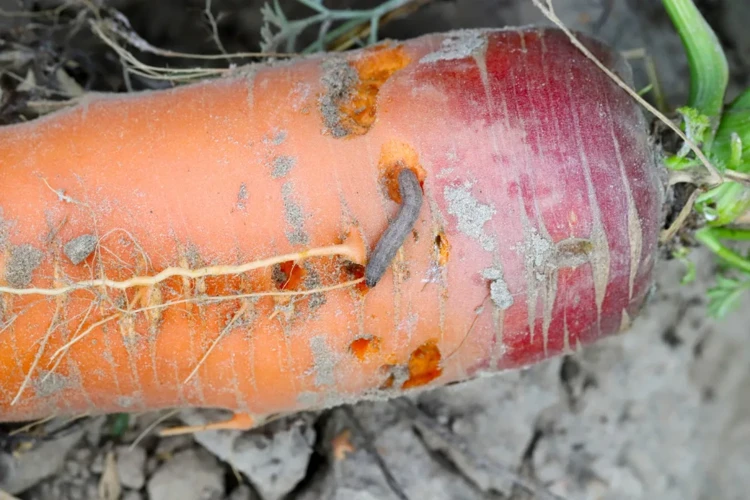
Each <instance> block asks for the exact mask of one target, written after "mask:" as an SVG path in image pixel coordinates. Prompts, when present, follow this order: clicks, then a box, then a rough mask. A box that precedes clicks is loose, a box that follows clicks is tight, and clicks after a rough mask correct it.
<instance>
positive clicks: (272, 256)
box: [0, 28, 663, 427]
mask: <svg viewBox="0 0 750 500" xmlns="http://www.w3.org/2000/svg"><path fill="white" fill-rule="evenodd" d="M583 40H584V42H585V43H586V45H587V46H588V47H589V48H590V49H591V50H593V51H594V53H595V54H596V55H597V57H599V58H600V59H601V60H603V61H604V63H605V64H606V65H607V66H608V67H609V68H612V69H613V70H614V71H616V72H617V73H618V74H619V75H620V76H622V77H623V78H625V79H626V80H627V79H628V78H629V68H628V66H627V65H626V63H625V62H624V60H623V59H621V58H620V57H619V56H618V55H617V54H616V53H615V52H614V51H612V50H611V49H609V48H607V47H605V46H604V45H602V44H600V43H598V42H596V41H594V40H591V39H588V38H584V39H583ZM656 160H657V155H656V153H655V149H654V147H653V146H652V144H651V142H650V141H649V136H648V132H647V128H646V122H645V119H644V118H643V116H642V115H641V113H640V110H639V109H638V108H637V105H636V104H635V103H634V102H633V101H632V100H631V99H630V98H629V97H628V96H627V95H626V94H625V93H624V92H623V91H622V90H621V89H619V88H618V87H617V86H616V85H615V84H614V83H612V82H611V80H609V79H608V78H607V77H606V76H605V75H604V74H602V73H601V72H600V70H598V69H597V68H596V67H595V66H594V65H593V64H592V63H591V62H590V61H589V60H587V59H586V58H585V57H584V56H582V55H581V54H580V52H579V51H578V50H577V49H576V48H575V47H574V46H573V45H571V43H570V42H569V41H568V40H567V38H566V37H565V35H564V34H563V33H562V32H560V31H558V30H553V29H535V28H528V29H518V30H515V29H514V30H468V31H459V32H454V33H446V34H435V35H430V36H424V37H421V38H417V39H414V40H410V41H407V42H403V43H398V42H384V43H381V44H379V45H377V46H374V47H370V48H367V49H363V50H358V51H352V52H349V53H345V54H325V55H318V56H313V57H308V58H304V59H296V60H293V61H287V62H280V63H269V64H264V65H257V66H252V67H248V68H239V69H237V70H236V71H235V72H234V73H233V74H232V75H230V76H229V77H226V78H221V79H216V80H209V81H205V82H200V83H197V84H191V85H187V86H183V87H177V88H174V89H170V90H161V91H155V92H144V93H136V94H131V95H107V96H94V97H90V98H87V100H86V101H85V102H83V103H81V104H80V105H78V106H76V107H74V108H71V109H68V110H65V111H61V112H58V113H56V114H53V115H49V116H46V117H43V118H40V119H37V120H33V121H31V122H28V123H24V124H18V125H12V126H8V127H5V128H2V129H0V280H2V281H0V420H4V421H16V420H30V419H35V418H42V417H45V416H48V415H65V414H77V413H84V412H89V413H105V412H128V411H146V410H156V409H162V408H179V407H191V406H193V407H195V406H197V407H216V408H225V409H229V410H233V411H235V412H237V414H238V415H239V416H238V417H237V418H236V419H235V420H234V421H233V422H230V423H222V424H220V425H226V426H232V425H234V426H236V427H249V426H251V425H253V424H254V423H257V422H258V421H260V420H262V417H264V416H268V415H273V414H277V413H284V412H293V411H298V410H303V409H313V408H322V407H328V406H332V405H337V404H340V403H342V402H351V401H357V400H361V399H365V398H374V397H392V396H396V395H399V394H402V393H404V392H405V391H409V390H416V389H423V388H426V387H435V386H439V385H443V384H446V383H449V382H452V381H459V380H466V379H468V378H471V377H474V376H476V375H477V374H478V373H480V372H496V371H501V370H507V369H513V368H519V367H523V366H527V365H529V364H531V363H535V362H538V361H540V360H543V359H546V358H549V357H551V356H557V355H560V354H562V353H566V352H571V351H574V350H576V349H579V348H580V347H581V346H583V345H586V344H589V343H591V342H594V341H595V340H597V339H599V338H602V337H604V336H607V335H611V334H614V333H616V332H619V331H622V330H624V329H626V328H627V327H628V325H629V324H630V321H631V320H632V318H634V317H635V316H636V315H637V314H638V311H639V309H640V307H641V306H642V304H643V302H644V298H645V297H646V295H647V292H648V291H649V288H650V287H651V285H652V280H653V267H654V261H655V256H656V252H657V236H658V231H659V228H660V226H661V210H662V204H663V199H662V198H663V186H662V181H661V178H660V172H659V169H658V168H657V161H656ZM407 169H408V170H410V171H411V173H412V174H413V175H412V176H411V177H410V176H408V175H403V176H400V175H399V174H400V173H401V172H402V171H404V170H407ZM400 178H401V179H402V180H403V182H410V181H408V179H409V178H411V179H414V178H416V180H417V181H418V185H417V189H418V190H421V193H416V192H415V191H414V186H413V185H410V186H411V187H409V186H407V187H404V185H400V184H399V179H400ZM403 193H411V194H408V195H406V197H407V198H409V199H402V194H403ZM399 213H401V214H402V215H399V216H398V218H397V217H396V216H397V214H399ZM394 219H397V221H396V222H394ZM391 223H393V224H397V229H394V230H392V231H391V232H390V233H388V234H389V236H388V237H387V238H386V239H385V240H384V243H383V244H382V245H381V247H383V248H385V250H382V249H381V250H378V252H377V253H376V254H375V255H373V249H374V248H375V247H376V245H377V244H378V241H379V240H380V239H381V236H382V235H383V234H384V233H385V232H386V231H387V228H388V226H389V224H391ZM396 249H397V251H396ZM391 256H393V258H392V260H391ZM371 259H372V262H374V263H377V266H381V267H383V269H375V267H377V266H376V265H375V264H373V265H372V266H371V269H372V272H373V273H374V274H373V276H375V275H377V276H376V277H377V279H373V280H368V283H369V284H370V285H372V286H369V287H368V286H367V284H366V283H365V270H366V267H367V266H368V263H369V262H370V261H371ZM376 271H377V272H376Z"/></svg>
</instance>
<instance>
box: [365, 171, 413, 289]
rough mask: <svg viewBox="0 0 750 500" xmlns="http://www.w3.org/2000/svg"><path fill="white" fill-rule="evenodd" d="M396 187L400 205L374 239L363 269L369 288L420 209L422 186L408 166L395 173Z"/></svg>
mask: <svg viewBox="0 0 750 500" xmlns="http://www.w3.org/2000/svg"><path fill="white" fill-rule="evenodd" d="M398 186H399V192H400V193H401V200H402V203H401V208H399V211H398V215H396V218H395V219H393V221H392V222H391V223H390V224H389V225H388V227H387V228H386V230H385V232H384V233H383V236H381V237H380V240H378V243H377V244H376V245H375V249H374V250H373V251H372V255H371V256H370V258H369V260H368V261H367V267H366V268H365V283H366V284H367V286H368V287H370V288H372V287H374V286H375V285H377V283H378V281H380V278H382V277H383V274H384V273H385V270H386V269H388V266H389V265H390V264H391V261H392V260H393V257H395V256H396V252H398V249H399V248H401V245H403V244H404V241H405V240H406V237H407V235H408V234H409V232H410V231H411V230H412V228H413V227H414V223H415V222H416V221H417V217H419V211H420V210H421V208H422V187H421V186H420V185H419V179H417V176H416V174H415V173H414V172H413V171H412V170H411V169H408V168H405V169H403V170H401V172H399V174H398Z"/></svg>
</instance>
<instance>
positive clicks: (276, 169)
mask: <svg viewBox="0 0 750 500" xmlns="http://www.w3.org/2000/svg"><path fill="white" fill-rule="evenodd" d="M296 164H297V160H295V159H294V157H292V156H277V157H276V158H274V160H273V170H271V177H273V178H274V179H278V178H280V177H284V176H285V175H286V174H288V173H289V171H290V170H292V169H293V168H294V165H296Z"/></svg>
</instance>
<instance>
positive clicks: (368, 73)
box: [339, 45, 409, 135]
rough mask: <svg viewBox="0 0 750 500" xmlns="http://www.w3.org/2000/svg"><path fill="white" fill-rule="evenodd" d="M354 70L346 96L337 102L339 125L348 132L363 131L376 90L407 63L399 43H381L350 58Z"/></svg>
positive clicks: (371, 119) (374, 105) (371, 116)
mask: <svg viewBox="0 0 750 500" xmlns="http://www.w3.org/2000/svg"><path fill="white" fill-rule="evenodd" d="M350 64H351V66H352V67H353V68H354V70H355V71H356V72H357V76H358V77H359V81H358V82H357V83H356V85H355V86H354V88H353V89H352V92H351V94H350V97H349V99H347V100H345V101H344V102H342V103H341V104H340V105H339V112H340V113H341V115H343V116H342V117H341V125H342V126H343V127H344V129H345V130H346V131H347V132H348V133H349V134H350V135H363V134H366V133H367V131H368V130H370V127H371V126H372V124H373V123H374V122H375V116H376V113H377V97H378V92H380V88H381V87H382V86H383V84H384V83H385V82H386V81H387V80H388V79H389V78H390V77H391V76H392V75H393V74H394V73H395V72H396V71H398V70H400V69H402V68H403V67H405V66H406V65H407V64H409V57H408V56H407V55H406V52H405V51H404V49H403V47H401V46H396V47H389V46H387V45H381V46H378V47H373V48H372V49H370V50H368V51H366V52H365V53H364V54H363V55H362V56H361V57H360V58H358V59H355V60H352V61H350Z"/></svg>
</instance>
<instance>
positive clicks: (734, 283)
mask: <svg viewBox="0 0 750 500" xmlns="http://www.w3.org/2000/svg"><path fill="white" fill-rule="evenodd" d="M748 290H750V278H744V279H737V278H730V277H727V276H725V275H722V274H718V275H717V276H716V284H715V285H714V286H713V287H711V288H710V289H709V290H708V314H709V315H710V316H712V317H714V318H717V319H721V318H723V317H725V316H726V315H727V314H728V313H729V312H731V311H732V310H734V309H735V308H736V307H737V306H738V305H739V300H740V299H741V298H742V295H744V293H745V292H746V291H748Z"/></svg>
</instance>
